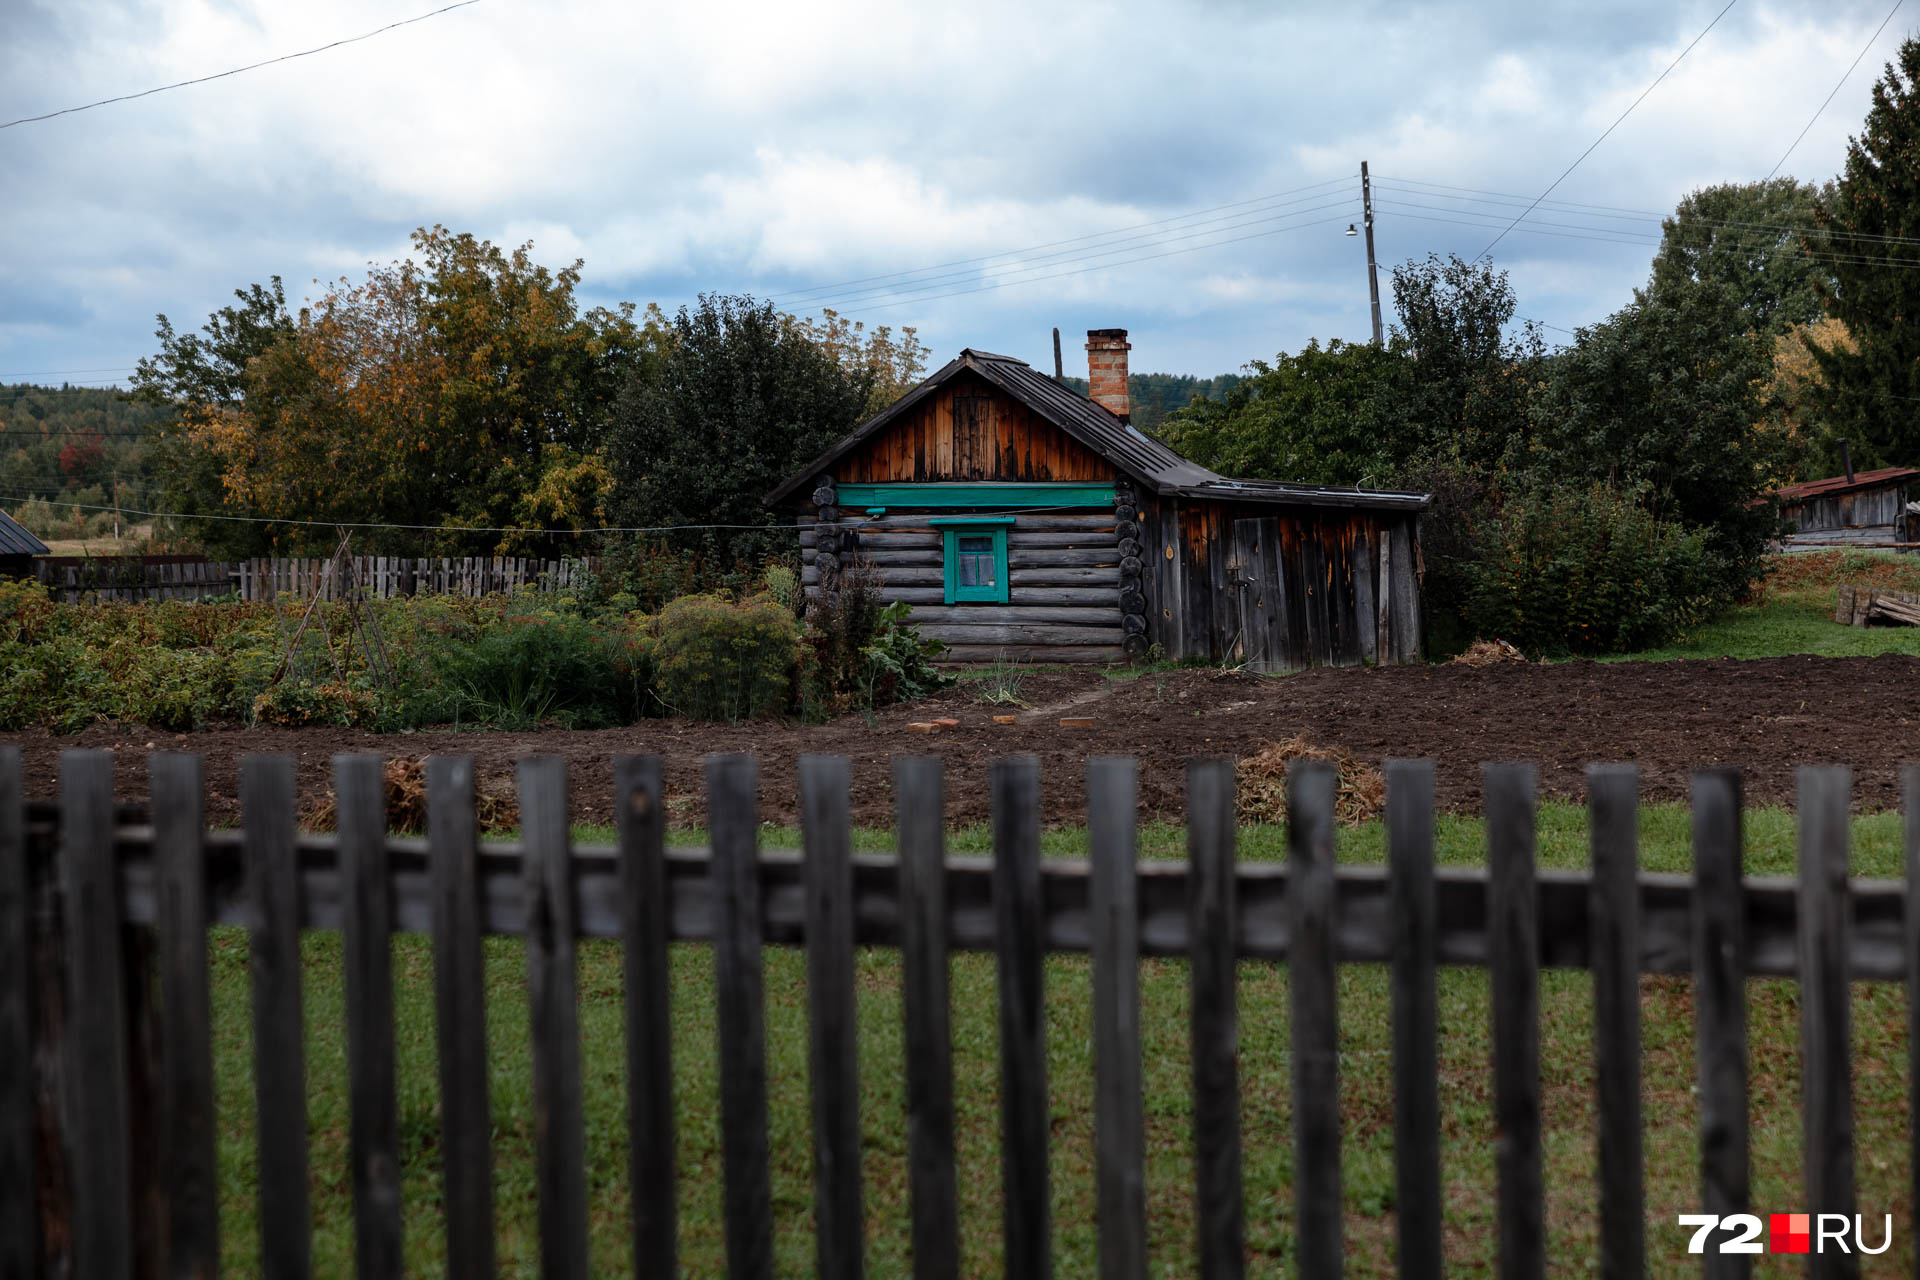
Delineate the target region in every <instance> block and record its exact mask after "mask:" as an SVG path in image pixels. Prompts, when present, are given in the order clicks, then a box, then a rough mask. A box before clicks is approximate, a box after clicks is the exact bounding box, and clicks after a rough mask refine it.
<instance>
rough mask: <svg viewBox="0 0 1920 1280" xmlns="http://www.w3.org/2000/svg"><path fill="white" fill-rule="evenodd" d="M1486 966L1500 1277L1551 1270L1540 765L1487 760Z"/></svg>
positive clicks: (1523, 1278) (1516, 1278)
mask: <svg viewBox="0 0 1920 1280" xmlns="http://www.w3.org/2000/svg"><path fill="white" fill-rule="evenodd" d="M1483 786H1484V791H1485V794H1486V806H1487V935H1488V936H1487V967H1488V969H1489V977H1490V980H1491V986H1492V991H1493V1095H1494V1103H1493V1106H1494V1128H1495V1131H1496V1132H1497V1133H1498V1134H1499V1137H1498V1138H1497V1139H1496V1140H1495V1145H1494V1166H1495V1170H1496V1173H1497V1176H1498V1184H1499V1200H1500V1209H1499V1218H1500V1221H1499V1233H1500V1239H1499V1258H1500V1274H1501V1275H1502V1276H1503V1277H1511V1278H1513V1280H1529V1278H1532V1280H1538V1278H1540V1277H1544V1276H1545V1274H1546V1230H1545V1205H1544V1194H1543V1190H1542V1183H1541V1155H1540V971H1539V965H1540V915H1539V912H1540V906H1539V894H1538V889H1537V887H1536V884H1535V874H1534V794H1535V781H1534V768H1533V766H1532V765H1527V764H1504V765H1488V766H1486V769H1485V781H1484V784H1483Z"/></svg>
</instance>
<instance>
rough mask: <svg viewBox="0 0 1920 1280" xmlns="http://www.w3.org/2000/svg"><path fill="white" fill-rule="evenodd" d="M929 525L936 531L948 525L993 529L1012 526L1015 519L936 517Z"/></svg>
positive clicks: (996, 517)
mask: <svg viewBox="0 0 1920 1280" xmlns="http://www.w3.org/2000/svg"><path fill="white" fill-rule="evenodd" d="M927 523H928V524H930V525H932V526H933V527H934V528H936V529H944V528H946V527H947V526H948V525H958V526H960V527H963V528H991V527H993V526H994V525H1002V526H1004V525H1010V524H1012V523H1013V517H1012V516H934V517H933V518H932V519H930V520H928V521H927Z"/></svg>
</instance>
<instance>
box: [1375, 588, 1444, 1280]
mask: <svg viewBox="0 0 1920 1280" xmlns="http://www.w3.org/2000/svg"><path fill="white" fill-rule="evenodd" d="M1382 616H1383V617H1384V616H1385V611H1384V610H1382ZM1386 775H1387V910H1388V916H1389V919H1390V925H1389V928H1390V931H1391V934H1392V938H1393V956H1392V961H1391V966H1392V967H1391V972H1392V982H1393V1015H1392V1016H1393V1121H1394V1138H1393V1146H1394V1188H1395V1192H1396V1195H1395V1197H1394V1203H1395V1206H1396V1209H1397V1210H1398V1214H1397V1216H1398V1218H1399V1223H1398V1227H1399V1246H1400V1247H1399V1265H1400V1276H1401V1280H1439V1277H1440V1274H1441V1267H1440V1253H1441V1231H1440V1228H1441V1213H1440V1203H1441V1202H1440V1195H1441V1191H1440V1053H1439V1024H1440V1017H1439V999H1438V989H1437V982H1436V978H1435V972H1434V967H1435V954H1434V921H1435V916H1436V904H1435V902H1434V887H1433V762H1432V761H1430V760H1389V761H1388V762H1387V766H1386Z"/></svg>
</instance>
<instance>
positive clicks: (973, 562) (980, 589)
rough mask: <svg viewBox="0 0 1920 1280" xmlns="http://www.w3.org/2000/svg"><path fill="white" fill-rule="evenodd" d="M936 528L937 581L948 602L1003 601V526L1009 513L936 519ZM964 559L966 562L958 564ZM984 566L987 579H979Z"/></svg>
mask: <svg viewBox="0 0 1920 1280" xmlns="http://www.w3.org/2000/svg"><path fill="white" fill-rule="evenodd" d="M932 523H933V526H934V527H935V528H936V529H938V530H940V540H941V557H940V567H941V575H940V576H941V582H942V584H943V585H944V587H945V589H946V592H945V594H946V601H947V603H948V604H1005V603H1007V601H1008V599H1009V596H1008V593H1007V586H1008V583H1007V529H1008V528H1009V527H1010V526H1011V525H1012V524H1013V517H1012V516H986V517H973V518H969V519H937V520H934V521H933V522H932ZM963 560H965V561H966V562H967V563H965V564H962V561H963ZM982 569H985V571H986V573H987V574H988V575H990V576H989V579H988V581H985V582H982V581H981V580H980V579H981V576H982V575H981V570H982Z"/></svg>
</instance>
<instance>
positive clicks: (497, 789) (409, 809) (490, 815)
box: [300, 756, 520, 835]
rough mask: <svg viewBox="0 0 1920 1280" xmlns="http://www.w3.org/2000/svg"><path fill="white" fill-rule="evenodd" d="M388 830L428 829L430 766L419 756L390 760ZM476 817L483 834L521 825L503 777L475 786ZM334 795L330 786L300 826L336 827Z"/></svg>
mask: <svg viewBox="0 0 1920 1280" xmlns="http://www.w3.org/2000/svg"><path fill="white" fill-rule="evenodd" d="M386 775H387V785H386V792H387V827H388V828H389V829H390V830H393V831H403V832H406V833H407V834H408V835H424V834H426V830H427V766H426V762H425V761H424V760H422V759H420V758H419V757H418V756H397V757H395V758H393V759H391V760H388V761H387V765H386ZM473 790H474V816H475V818H476V819H477V821H478V825H479V829H480V830H481V832H483V833H484V832H489V831H511V830H513V829H514V828H516V827H518V826H519V825H520V801H519V799H518V798H517V797H516V796H515V794H514V790H513V786H512V784H511V783H509V782H507V781H506V780H505V779H503V778H480V779H478V780H477V781H476V782H475V784H474V789H473ZM334 821H335V813H334V795H333V787H332V785H331V784H329V785H327V786H326V787H325V788H324V789H323V790H322V791H321V792H320V793H319V794H318V795H317V796H315V797H314V798H313V800H312V801H311V802H310V803H309V804H308V805H307V807H306V810H305V811H304V812H303V813H302V814H301V816H300V823H301V825H302V826H304V827H306V828H307V829H308V830H309V831H331V830H333V828H334Z"/></svg>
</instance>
